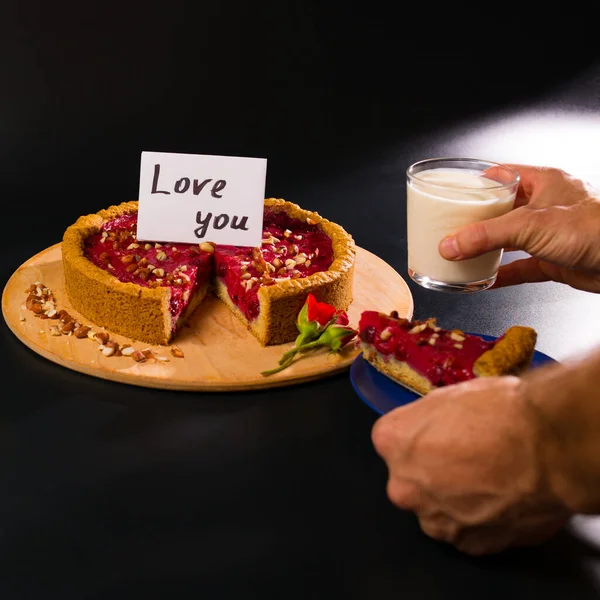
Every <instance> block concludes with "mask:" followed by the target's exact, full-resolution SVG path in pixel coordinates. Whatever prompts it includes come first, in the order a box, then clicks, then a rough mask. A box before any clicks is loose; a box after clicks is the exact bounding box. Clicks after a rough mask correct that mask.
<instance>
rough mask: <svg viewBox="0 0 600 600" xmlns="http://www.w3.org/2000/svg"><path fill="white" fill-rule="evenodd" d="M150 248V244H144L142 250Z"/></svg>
mask: <svg viewBox="0 0 600 600" xmlns="http://www.w3.org/2000/svg"><path fill="white" fill-rule="evenodd" d="M150 248H152V244H144V250H150Z"/></svg>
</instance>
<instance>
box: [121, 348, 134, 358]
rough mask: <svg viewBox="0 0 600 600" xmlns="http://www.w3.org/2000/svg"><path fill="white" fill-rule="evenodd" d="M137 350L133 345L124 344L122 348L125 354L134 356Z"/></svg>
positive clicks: (122, 352)
mask: <svg viewBox="0 0 600 600" xmlns="http://www.w3.org/2000/svg"><path fill="white" fill-rule="evenodd" d="M134 352H135V348H134V347H133V346H123V347H122V348H121V354H122V355H123V356H132V355H133V353H134Z"/></svg>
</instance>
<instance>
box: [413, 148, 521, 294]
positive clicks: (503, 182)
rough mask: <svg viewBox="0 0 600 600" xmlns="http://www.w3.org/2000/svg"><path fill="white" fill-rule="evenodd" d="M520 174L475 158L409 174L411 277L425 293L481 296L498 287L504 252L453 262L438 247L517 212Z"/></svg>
mask: <svg viewBox="0 0 600 600" xmlns="http://www.w3.org/2000/svg"><path fill="white" fill-rule="evenodd" d="M518 185H519V174H518V173H517V172H516V171H514V170H513V169H511V168H509V167H506V166H503V165H500V164H498V163H494V162H490V161H485V160H478V159H474V158H437V159H428V160H423V161H420V162H417V163H415V164H413V165H411V166H410V167H409V168H408V170H407V182H406V194H407V198H406V206H407V227H408V274H409V275H410V277H411V279H413V280H414V281H415V282H416V283H418V284H419V285H422V286H423V287H426V288H429V289H433V290H437V291H444V292H476V291H480V290H485V289H487V288H489V287H491V286H492V285H493V284H494V282H495V281H496V276H497V274H498V268H499V267H500V261H501V260H502V250H495V251H493V252H488V253H486V254H483V255H482V256H478V257H477V258H471V259H468V260H462V261H449V260H446V259H444V258H442V257H441V256H440V254H439V252H438V245H439V243H440V241H441V240H442V238H444V237H446V236H447V235H449V234H451V233H454V232H455V231H456V230H457V229H459V228H460V227H462V226H464V225H468V224H470V223H475V222H478V221H483V220H485V219H491V218H493V217H499V216H501V215H504V214H506V213H507V212H509V211H510V210H512V208H513V206H514V202H515V197H516V194H517V188H518Z"/></svg>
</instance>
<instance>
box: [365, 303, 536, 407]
mask: <svg viewBox="0 0 600 600" xmlns="http://www.w3.org/2000/svg"><path fill="white" fill-rule="evenodd" d="M358 328H359V337H360V346H361V350H362V354H363V357H364V358H365V359H366V360H367V361H368V362H369V363H370V364H372V365H373V366H374V367H375V368H376V369H377V370H378V371H380V372H381V373H383V374H384V375H386V376H388V377H390V378H391V379H393V380H394V381H396V382H398V383H400V384H401V385H403V386H405V387H407V388H410V389H412V390H414V391H415V392H417V393H419V394H421V395H425V394H427V393H428V392H430V391H431V390H433V389H435V388H438V387H443V386H447V385H452V384H454V383H459V382H461V381H467V380H469V379H474V378H475V377H490V376H494V375H509V374H510V375H519V374H521V373H522V372H523V371H525V370H526V369H527V368H528V367H529V365H530V363H531V359H532V357H533V352H534V348H535V343H536V339H537V334H536V332H535V330H533V329H531V328H530V327H522V326H518V325H517V326H514V327H510V328H509V329H508V330H506V332H505V333H504V334H503V335H502V336H501V337H499V338H497V339H496V340H494V341H487V340H484V339H483V338H481V337H479V336H476V335H471V334H467V333H463V332H462V331H460V330H458V329H454V330H447V329H442V328H441V327H438V326H437V324H436V319H435V318H431V319H427V320H426V321H416V320H415V321H410V320H407V319H402V318H398V314H397V313H396V312H392V313H391V314H390V315H388V314H385V313H382V312H377V311H365V312H363V313H362V315H361V318H360V322H359V326H358Z"/></svg>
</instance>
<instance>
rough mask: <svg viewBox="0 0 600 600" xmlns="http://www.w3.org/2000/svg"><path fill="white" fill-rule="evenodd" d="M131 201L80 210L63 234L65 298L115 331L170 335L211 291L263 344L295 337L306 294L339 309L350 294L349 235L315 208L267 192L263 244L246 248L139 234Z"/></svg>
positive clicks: (145, 336)
mask: <svg viewBox="0 0 600 600" xmlns="http://www.w3.org/2000/svg"><path fill="white" fill-rule="evenodd" d="M137 210H138V203H137V202H136V201H132V202H125V203H123V204H120V205H118V206H111V207H110V208H108V209H106V210H101V211H100V212H98V213H96V214H91V215H85V216H82V217H80V218H79V219H78V220H77V221H76V222H75V223H74V224H73V225H71V226H70V227H68V228H67V230H66V231H65V233H64V236H63V242H62V256H63V265H64V274H65V289H66V293H67V296H68V297H69V300H70V302H71V304H72V305H73V307H74V308H75V309H76V310H77V311H79V312H80V313H81V314H82V315H83V316H84V317H86V318H88V319H89V320H90V321H92V322H93V323H95V324H96V325H99V326H103V327H106V328H107V329H108V330H110V331H112V332H114V333H118V334H121V335H124V336H127V337H130V338H132V339H136V340H140V341H145V342H148V343H153V344H168V343H169V342H170V341H172V339H173V338H174V336H175V335H176V334H177V332H178V331H179V330H180V328H181V327H182V325H183V323H185V322H186V320H187V319H188V318H189V316H190V315H191V314H192V313H193V312H194V311H195V310H196V308H198V306H199V305H200V304H201V302H202V300H203V298H204V297H205V295H206V294H207V293H209V292H210V291H214V293H215V294H216V296H217V297H218V298H220V299H221V300H222V301H223V302H224V303H225V304H226V305H227V306H228V307H229V308H230V309H231V310H232V311H233V313H234V314H235V315H236V316H237V317H238V318H239V319H240V320H241V321H242V322H244V323H245V324H246V325H247V326H248V328H249V329H250V331H251V332H252V333H253V334H254V335H255V336H256V338H257V339H258V340H259V341H260V343H261V344H263V345H272V344H281V343H285V342H289V341H292V340H293V339H295V337H296V336H297V334H298V331H297V328H296V317H297V315H298V312H299V311H300V309H301V308H302V305H303V304H304V301H305V299H306V297H307V295H308V293H312V294H313V295H314V296H315V297H316V298H317V299H318V300H320V301H322V302H327V303H328V304H332V305H333V306H335V307H336V308H337V309H339V310H346V309H347V308H348V306H349V305H350V303H351V302H352V288H353V276H354V262H355V245H354V241H353V239H352V237H351V236H350V235H349V234H348V233H347V232H346V231H345V230H344V229H343V228H342V227H341V226H340V225H337V224H336V223H333V222H331V221H328V220H327V219H324V218H323V217H321V216H320V215H319V214H317V213H315V212H311V211H307V210H304V209H302V208H300V207H299V206H297V205H296V204H293V203H291V202H287V201H285V200H282V199H275V198H270V199H267V200H265V210H264V220H263V240H262V246H261V248H248V247H240V246H223V245H214V244H211V243H208V242H203V243H201V244H199V245H194V244H179V243H176V244H174V243H170V242H168V243H162V242H156V241H147V240H138V238H137ZM199 310H202V309H201V307H200V309H199Z"/></svg>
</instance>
